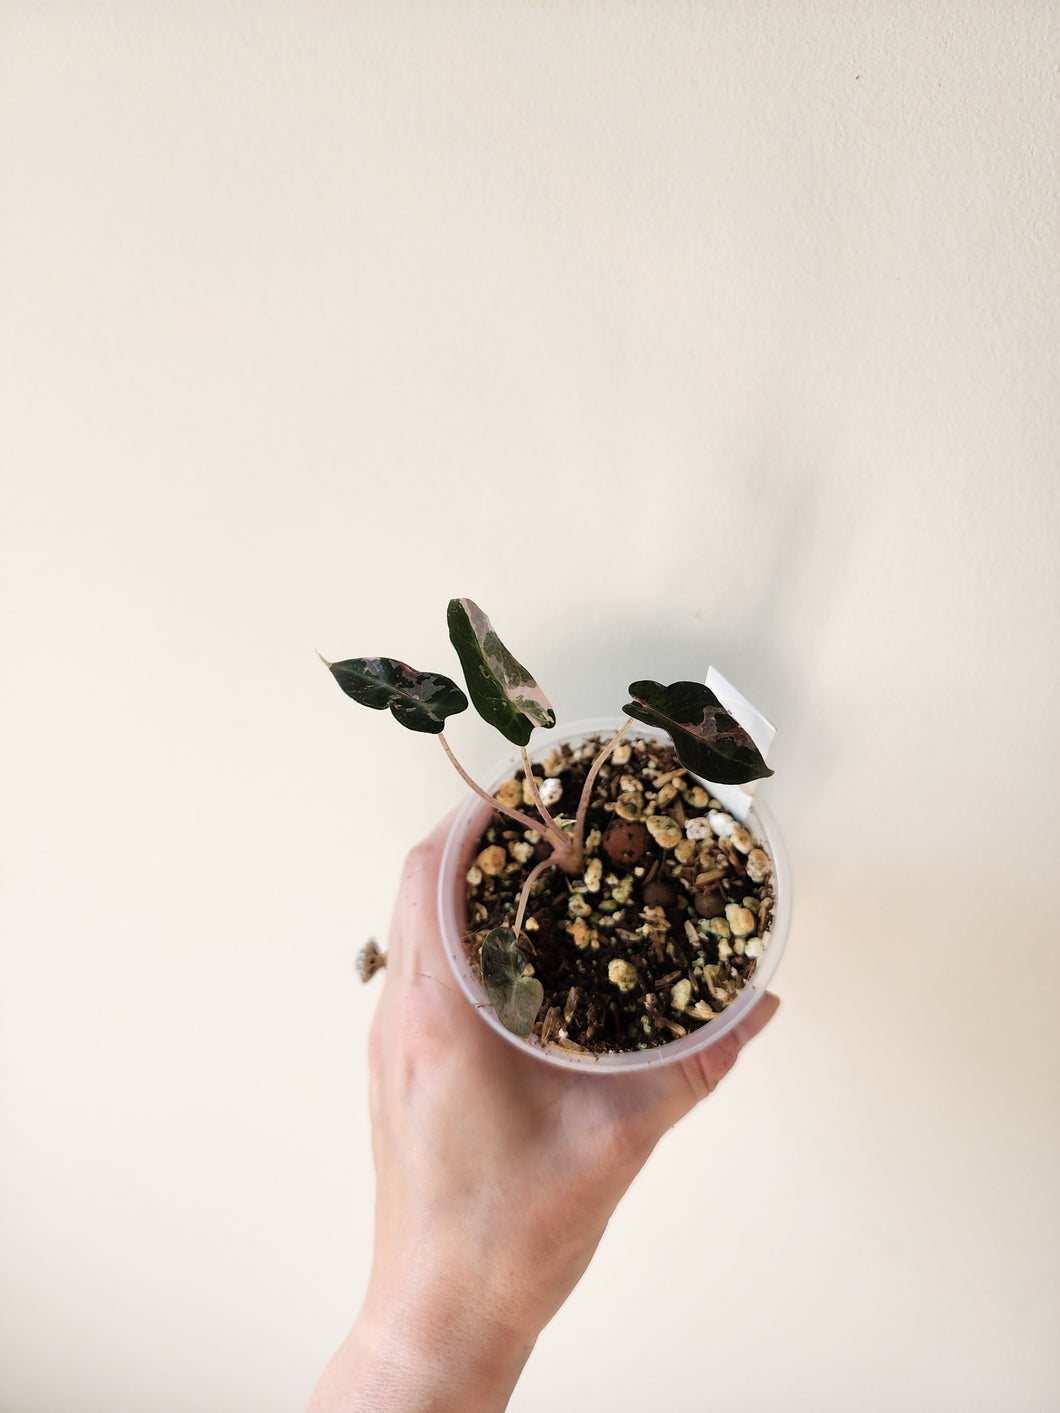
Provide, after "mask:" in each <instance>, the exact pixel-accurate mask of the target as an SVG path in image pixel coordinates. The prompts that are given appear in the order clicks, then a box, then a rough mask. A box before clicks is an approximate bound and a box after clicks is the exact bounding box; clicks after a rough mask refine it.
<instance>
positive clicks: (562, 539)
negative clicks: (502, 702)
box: [0, 0, 1060, 1413]
mask: <svg viewBox="0 0 1060 1413" xmlns="http://www.w3.org/2000/svg"><path fill="white" fill-rule="evenodd" d="M1058 61H1060V18H1058V13H1057V10H1056V8H1055V7H1053V6H1049V5H1045V4H1037V3H1017V4H1014V5H1013V4H998V3H992V2H990V0H987V2H984V0H978V3H975V4H972V3H949V4H937V5H931V6H911V5H897V4H893V3H882V0H881V3H876V4H864V3H863V4H856V5H849V6H840V5H826V4H819V3H803V4H795V5H791V4H788V5H780V4H757V3H752V4H743V5H739V6H734V5H720V4H696V5H692V4H680V3H674V4H665V5H662V4H657V3H647V2H646V0H631V3H623V4H592V3H589V4H578V5H559V4H554V3H538V4H533V5H530V4H519V3H517V4H509V5H503V6H493V5H486V4H472V3H453V4H445V5H426V4H407V3H396V4H395V3H386V4H354V3H338V4H336V3H332V4H325V3H322V0H316V3H309V4H297V5H296V4H278V3H264V4H250V3H227V4H221V3H212V4H187V5H161V4H156V3H144V2H143V0H136V3H133V0H127V2H126V3H112V4H107V5H103V4H53V5H47V6H44V5H36V4H29V3H14V0H8V2H7V3H0V200H2V203H3V208H4V213H5V214H4V218H3V221H2V222H0V299H2V307H0V316H2V317H0V339H2V350H3V353H2V357H3V363H2V369H3V372H2V384H0V394H2V398H3V407H2V417H0V451H2V456H3V461H4V468H5V469H4V493H3V517H2V522H0V540H2V545H0V550H2V557H0V565H2V570H0V572H2V574H3V582H4V594H3V608H2V613H3V653H2V672H3V700H4V719H5V727H6V729H5V737H6V740H7V744H8V746H9V750H8V751H6V752H5V753H4V757H3V764H2V765H0V795H2V798H0V860H2V864H0V867H2V892H0V897H2V901H0V909H2V911H0V925H2V932H3V949H4V960H3V968H4V980H3V986H2V992H0V1019H2V1026H3V1035H4V1042H5V1056H4V1062H3V1067H2V1072H0V1106H2V1124H3V1149H4V1161H3V1166H2V1169H0V1204H2V1205H0V1218H2V1226H0V1243H2V1246H0V1254H2V1261H0V1282H2V1284H0V1295H2V1301H3V1308H4V1317H3V1319H2V1321H0V1368H2V1371H3V1372H2V1374H0V1407H2V1408H3V1410H4V1413H141V1410H144V1409H151V1410H152V1413H178V1410H179V1413H221V1410H225V1411H226V1413H227V1410H231V1409H243V1408H247V1409H249V1408H254V1409H258V1410H261V1413H272V1411H273V1410H275V1411H276V1413H280V1410H287V1409H291V1408H296V1407H298V1406H300V1404H301V1402H302V1401H303V1400H304V1398H305V1397H306V1396H307V1394H308V1391H309V1388H310V1387H311V1385H312V1383H313V1381H314V1378H315V1376H316V1373H317V1372H318V1370H319V1368H320V1366H321V1365H322V1363H323V1361H324V1359H325V1357H326V1355H327V1353H328V1352H329V1350H330V1348H331V1347H332V1346H333V1344H334V1343H335V1342H336V1341H337V1340H338V1338H339V1336H340V1334H341V1333H342V1331H343V1329H344V1327H345V1325H346V1323H347V1322H348V1320H349V1319H350V1317H351V1316H352V1313H353V1311H354V1309H355V1308H356V1304H357V1301H358V1298H359V1292H360V1289H361V1285H362V1282H363V1279H364V1276H365V1272H366V1264H367V1257H368V1249H369V1238H370V1193H371V1173H370V1164H369V1159H368V1154H367V1147H366V1140H367V1129H366V1118H365V1100H364V1091H365V1067H364V1040H365V1032H366V1027H367V1024H368V1020H369V1017H370V1012H371V1006H372V996H371V995H370V994H369V993H364V992H362V991H361V990H360V988H359V984H358V983H357V982H356V981H355V979H354V976H353V970H352V961H353V956H354V953H355V951H356V949H357V947H358V946H359V944H360V942H361V941H362V940H363V938H364V937H365V936H366V935H367V934H368V933H369V932H372V931H381V930H383V929H384V928H385V925H386V918H387V915H388V912H389V908H390V903H391V897H392V892H393V887H394V884H395V881H396V878H397V875H398V871H399V868H400V863H401V859H402V857H403V854H404V851H405V849H406V848H407V847H408V845H409V844H410V843H411V842H412V841H413V840H414V839H415V838H416V837H417V836H418V835H420V834H421V833H422V832H423V831H424V830H425V829H426V828H427V827H428V825H429V824H430V823H432V822H433V820H434V819H435V818H436V817H437V816H438V815H439V814H440V813H441V812H442V811H443V810H444V809H446V808H447V807H448V806H449V805H450V804H451V803H452V802H454V801H455V800H456V799H457V798H458V797H459V796H460V793H461V787H460V785H459V782H458V781H457V780H456V777H455V776H454V775H453V774H452V773H451V771H450V770H449V768H448V766H447V765H446V763H445V761H444V760H443V758H442V756H441V753H440V752H438V751H437V750H436V749H435V748H434V747H433V745H432V744H431V743H430V742H429V741H428V740H426V739H425V738H418V737H416V738H414V737H412V736H407V735H405V733H401V732H399V731H398V729H397V728H396V727H394V726H393V725H392V724H391V723H389V722H388V721H386V720H384V719H382V718H377V717H370V716H368V715H367V714H366V713H359V712H358V711H357V709H356V708H354V707H353V706H352V705H350V704H348V703H346V702H344V700H343V699H342V698H341V697H340V696H339V694H338V693H337V692H336V691H335V690H334V688H333V686H332V685H331V684H330V682H328V681H327V679H326V674H324V673H323V670H322V669H321V668H320V666H319V664H318V663H317V662H316V660H315V658H314V657H313V649H314V648H319V649H320V650H321V651H323V652H324V653H325V654H326V655H328V656H331V657H340V656H344V655H348V654H350V653H354V652H384V653H390V654H393V655H396V656H399V657H404V658H406V659H408V660H410V661H412V662H417V663H422V664H423V665H425V666H437V667H438V668H440V669H441V670H447V667H448V664H450V663H451V661H452V659H451V656H450V650H449V648H448V644H447V641H446V636H445V626H444V604H445V601H446V599H447V598H448V597H449V596H450V595H452V594H467V595H471V596H473V597H474V598H476V599H477V600H479V601H480V602H481V603H482V604H483V605H484V606H485V607H486V608H487V610H488V611H489V612H490V613H491V615H492V617H493V618H494V620H495V622H496V623H497V624H498V626H499V627H500V628H501V631H502V632H503V633H504V635H505V636H506V638H507V639H508V640H509V641H510V642H511V644H512V646H513V647H514V648H515V650H516V651H517V652H518V654H519V656H520V657H522V658H523V659H524V660H525V661H527V662H528V663H529V664H530V665H531V667H532V668H533V670H534V671H535V672H536V674H537V675H538V676H539V678H540V679H541V680H542V682H543V683H544V685H545V686H546V689H547V690H548V691H549V693H550V695H551V696H552V699H553V701H554V702H555V703H556V705H557V708H558V709H559V711H560V714H561V717H567V718H574V717H578V716H583V715H587V714H593V713H598V712H601V711H609V710H612V709H613V708H615V707H617V706H618V705H620V703H621V700H622V693H623V691H624V688H625V686H626V684H627V683H628V682H629V681H630V680H632V678H634V677H638V676H654V677H659V678H663V679H666V680H668V679H669V678H671V677H678V676H695V675H699V674H701V673H702V672H704V671H705V669H706V666H707V663H708V661H713V662H714V663H716V664H717V665H718V666H719V667H720V668H721V669H722V671H724V672H725V673H726V674H727V675H728V676H729V677H730V678H732V679H733V680H734V681H735V682H736V683H737V684H738V685H739V686H740V687H741V688H742V689H743V690H744V691H745V692H746V693H747V694H748V695H749V696H750V697H751V698H752V699H753V700H754V701H755V702H756V704H758V705H759V706H760V707H761V708H762V710H763V711H765V712H766V713H767V714H768V715H769V716H770V717H771V718H772V719H773V720H774V721H775V722H776V723H777V724H778V726H779V728H780V734H779V736H778V738H777V743H776V747H775V751H774V755H773V757H772V762H773V764H775V766H776V769H777V774H776V777H775V779H773V780H771V781H770V782H769V784H768V787H767V789H768V797H769V799H770V801H771V803H772V805H773V808H774V810H775V812H776V813H777V815H778V816H779V817H780V819H781V821H782V822H783V824H784V826H785V829H786V833H787V837H788V840H789V844H790V850H791V854H792V861H793V864H794V867H795V870H796V879H797V885H798V897H797V914H796V923H795V929H794V932H793V935H792V937H791V941H790V950H789V955H788V957H787V958H786V960H785V964H784V966H783V968H782V970H781V972H780V974H779V976H778V978H777V984H778V989H779V990H780V992H781V994H782V996H783V998H784V1009H783V1011H782V1014H781V1016H780V1018H778V1020H777V1021H776V1023H775V1024H774V1026H773V1027H772V1028H771V1030H770V1032H769V1034H768V1036H767V1037H765V1038H764V1039H763V1040H762V1041H761V1042H760V1043H759V1044H758V1045H757V1046H756V1047H755V1048H754V1049H753V1050H752V1051H750V1052H749V1053H748V1054H747V1056H746V1057H745V1058H744V1059H743V1060H742V1061H741V1065H740V1068H739V1071H738V1072H737V1074H736V1075H734V1076H733V1078H732V1079H731V1080H730V1081H729V1082H728V1083H727V1084H726V1086H725V1087H724V1089H723V1090H722V1091H720V1092H719V1094H718V1095H717V1096H715V1098H714V1099H712V1100H711V1101H710V1104H709V1106H708V1107H707V1108H704V1109H703V1110H701V1111H700V1112H698V1113H697V1114H696V1115H695V1116H694V1117H693V1118H691V1119H690V1120H689V1121H687V1122H686V1123H685V1124H684V1125H683V1126H681V1127H680V1128H679V1129H678V1130H677V1131H676V1132H675V1133H673V1134H672V1135H670V1137H669V1139H668V1140H667V1141H666V1142H665V1143H664V1144H663V1145H662V1146H661V1147H660V1148H659V1150H658V1151H657V1152H656V1154H655V1155H654V1157H653V1159H652V1161H651V1163H650V1165H649V1168H648V1170H647V1171H646V1172H645V1174H644V1176H643V1177H642V1179H641V1180H640V1182H639V1183H638V1185H637V1186H636V1187H635V1189H634V1190H633V1192H632V1193H631V1195H630V1197H629V1199H628V1201H627V1203H626V1204H625V1205H624V1206H623V1207H622V1208H621V1209H620V1211H619V1213H618V1214H617V1215H616V1217H615V1219H614V1221H613V1222H612V1225H611V1228H610V1230H609V1233H608V1235H607V1237H606V1239H605V1242H604V1245H603V1247H602V1248H601V1251H600V1253H599V1256H598V1258H597V1261H596V1263H595V1264H594V1266H593V1268H592V1269H591V1271H590V1273H589V1275H588V1277H587V1278H586V1280H585V1282H584V1284H583V1286H582V1287H581V1288H580V1289H579V1291H578V1292H577V1293H576V1295H575V1296H574V1298H573V1299H572V1300H571V1302H570V1304H569V1305H568V1307H567V1308H566V1309H565V1311H564V1312H563V1313H562V1314H561V1315H560V1316H559V1317H558V1318H557V1319H556V1321H555V1322H554V1324H553V1326H552V1327H551V1328H550V1329H549V1330H548V1331H547V1332H546V1334H545V1335H544V1337H543V1338H542V1340H541V1341H540V1343H539V1346H538V1349H537V1351H536V1352H535V1354H534V1356H533V1359H532V1360H531V1363H530V1365H529V1367H528V1369H527V1371H526V1374H525V1377H524V1380H523V1382H522V1384H521V1386H520V1389H519V1391H518V1392H517V1394H516V1396H515V1399H514V1401H513V1403H512V1408H513V1409H514V1410H516V1413H529V1410H531V1409H535V1410H536V1409H540V1408H542V1407H546V1408H555V1409H568V1408H569V1409H597V1408H605V1407H607V1408H613V1409H617V1410H621V1413H626V1411H627V1410H628V1413H634V1410H641V1409H643V1408H645V1407H658V1406H664V1405H665V1406H667V1407H669V1408H673V1409H677V1410H682V1413H683V1411H684V1410H688V1413H697V1410H700V1409H703V1408H707V1407H712V1408H713V1407H716V1408H718V1409H725V1410H727V1413H760V1411H761V1413H766V1410H769V1413H774V1411H775V1410H784V1413H788V1411H789V1410H814V1413H818V1410H821V1409H827V1408H856V1409H858V1410H859V1413H873V1411H874V1410H880V1413H893V1410H895V1409H899V1408H900V1409H903V1410H921V1409H922V1410H931V1413H945V1410H950V1409H953V1410H961V1413H968V1411H969V1410H995V1409H997V1410H1002V1409H1003V1410H1005V1413H1024V1410H1026V1411H1027V1413H1030V1410H1045V1409H1049V1408H1055V1407H1056V1406H1057V1405H1058V1404H1060V1370H1058V1360H1057V1354H1056V1345H1055V1330H1056V1323H1057V1316H1058V1313H1060V1312H1058V1310H1057V1277H1056V1271H1057V1265H1058V1255H1060V1252H1058V1241H1057V1236H1058V1231H1057V1216H1056V1213H1057V1206H1056V1191H1057V1181H1058V1178H1060V1173H1058V1144H1057V1127H1056V1113H1057V1098H1058V1095H1057V1088H1058V1084H1057V1081H1058V1070H1060V1064H1058V1061H1060V1040H1058V1035H1057V1028H1056V1022H1055V1016H1056V1001H1057V983H1058V980H1060V975H1058V973H1060V963H1058V953H1057V946H1056V942H1057V923H1056V918H1057V906H1058V903H1060V897H1058V888H1057V882H1056V862H1055V859H1056V850H1057V843H1058V835H1060V829H1058V810H1057V789H1056V787H1057V775H1058V771H1057V764H1058V762H1057V744H1056V735H1055V725H1056V718H1057V712H1056V693H1057V686H1058V681H1057V668H1056V653H1055V645H1056V641H1057V634H1058V630H1060V593H1058V584H1057V571H1056V555H1057V532H1058V518H1057V501H1058V487H1057V454H1058V449H1060V412H1058V403H1057V397H1056V391H1057V385H1058V371H1060V369H1058V345H1057V334H1056V330H1057V326H1058V321H1060V284H1058V277H1057V263H1056V253H1057V249H1058V235H1060V233H1058V229H1057V225H1058V209H1060V203H1058V195H1057V173H1056V165H1055V162H1056V157H1055V154H1056V150H1057V134H1058V132H1060V122H1058V120H1060V104H1058V78H1057V74H1058V67H1057V66H1058ZM452 737H453V740H454V744H455V745H456V747H457V749H458V750H460V751H462V753H463V754H464V756H465V757H466V760H467V762H468V763H469V764H470V765H471V766H473V767H475V768H480V769H481V768H483V767H485V766H487V765H488V764H489V762H490V761H491V760H492V758H493V757H494V756H495V755H497V754H498V753H499V747H498V743H497V742H496V740H495V739H494V738H492V737H491V735H490V733H489V732H488V730H487V729H486V728H485V727H484V726H476V724H475V723H474V722H473V721H472V720H470V718H469V717H463V718H461V719H460V720H459V721H458V722H456V723H454V725H453V729H452Z"/></svg>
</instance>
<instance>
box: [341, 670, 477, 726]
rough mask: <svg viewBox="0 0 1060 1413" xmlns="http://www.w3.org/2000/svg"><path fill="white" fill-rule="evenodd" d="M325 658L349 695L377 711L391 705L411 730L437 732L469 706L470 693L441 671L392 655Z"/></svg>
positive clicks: (398, 718)
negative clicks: (419, 668) (417, 667)
mask: <svg viewBox="0 0 1060 1413" xmlns="http://www.w3.org/2000/svg"><path fill="white" fill-rule="evenodd" d="M321 660H322V661H323V662H324V664H325V665H326V666H327V667H328V668H330V669H331V675H332V676H333V677H334V679H335V681H336V682H337V683H338V684H339V686H340V687H341V688H342V690H343V691H344V692H345V693H346V695H347V696H348V697H352V698H353V700H354V701H355V702H360V704H361V706H366V707H372V709H373V710H375V711H382V710H383V708H384V707H389V708H390V710H391V712H393V714H394V719H395V720H396V721H400V722H401V724H402V726H407V727H408V729H409V730H410V731H429V732H431V733H432V734H434V735H437V734H438V733H439V732H440V731H442V730H444V728H445V719H446V717H447V716H454V715H455V714H456V713H457V712H458V711H466V710H467V697H465V696H464V694H463V692H462V691H461V690H460V688H459V687H458V686H457V685H456V683H455V682H454V681H452V679H451V678H449V677H443V676H442V675H441V673H439V672H417V671H416V670H415V669H414V668H412V667H409V666H408V664H407V663H404V662H398V661H397V659H396V658H392V657H350V658H346V660H345V661H344V662H328V661H327V659H326V658H323V659H321Z"/></svg>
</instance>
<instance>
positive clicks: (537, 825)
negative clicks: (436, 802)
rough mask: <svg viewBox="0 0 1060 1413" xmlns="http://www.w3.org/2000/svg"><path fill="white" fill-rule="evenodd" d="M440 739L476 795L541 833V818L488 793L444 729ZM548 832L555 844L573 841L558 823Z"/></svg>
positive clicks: (439, 733) (525, 827)
mask: <svg viewBox="0 0 1060 1413" xmlns="http://www.w3.org/2000/svg"><path fill="white" fill-rule="evenodd" d="M438 739H439V741H441V743H442V749H443V750H444V751H445V753H446V755H447V756H448V757H449V759H450V760H451V761H452V763H453V765H454V766H455V767H456V769H457V772H458V773H459V775H460V778H461V779H462V780H463V781H464V783H465V784H466V785H470V786H471V788H472V790H474V792H475V794H476V795H481V796H482V798H483V799H484V800H485V801H486V802H487V803H488V804H490V805H492V807H493V808H494V809H495V810H499V811H500V813H501V814H506V815H507V816H508V818H509V819H514V820H515V822H516V824H521V825H522V827H523V828H524V829H533V830H534V831H535V832H536V833H538V834H540V833H541V829H542V825H541V821H540V820H538V819H531V818H530V816H529V815H528V814H522V813H520V811H519V810H513V809H509V808H508V806H507V805H502V804H501V802H500V800H498V799H496V797H495V796H493V795H489V794H487V793H486V791H485V790H483V788H482V786H481V785H478V784H476V783H475V781H474V780H472V778H471V776H470V775H468V773H467V771H466V770H465V769H464V767H463V766H462V765H461V764H460V762H459V761H458V760H457V758H456V756H454V755H453V752H452V750H451V749H450V746H449V742H448V741H447V740H446V739H445V732H444V731H439V732H438ZM546 832H549V833H551V835H552V839H553V844H555V841H556V840H557V839H558V840H559V841H560V842H561V844H562V847H563V849H569V848H570V845H571V841H570V840H569V839H568V838H567V836H566V834H563V833H562V832H561V831H560V829H559V827H558V826H557V825H556V824H553V825H552V829H551V830H546Z"/></svg>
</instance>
